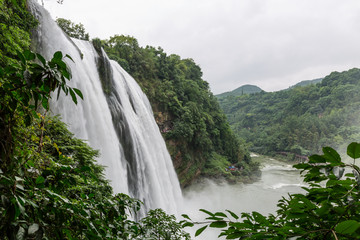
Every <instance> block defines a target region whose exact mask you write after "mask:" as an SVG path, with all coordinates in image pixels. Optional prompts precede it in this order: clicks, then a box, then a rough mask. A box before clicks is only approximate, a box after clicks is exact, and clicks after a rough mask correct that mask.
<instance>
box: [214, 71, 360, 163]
mask: <svg viewBox="0 0 360 240" xmlns="http://www.w3.org/2000/svg"><path fill="white" fill-rule="evenodd" d="M359 83H360V70H359V69H351V70H349V71H346V72H342V73H339V72H333V73H331V74H330V75H329V76H327V77H325V78H324V79H323V80H322V81H321V82H320V83H318V84H316V85H307V86H303V87H295V88H291V89H288V90H283V91H278V92H269V93H267V92H261V93H256V94H251V95H243V96H237V97H233V96H230V97H226V98H222V99H220V105H221V107H222V108H223V109H224V112H225V113H226V115H227V117H228V119H229V122H230V125H231V126H232V129H233V130H234V132H235V133H236V134H237V136H239V137H241V138H243V139H245V141H246V142H249V143H251V150H252V151H255V152H259V153H263V154H273V153H281V154H287V155H290V156H291V157H292V158H293V157H296V155H307V156H308V155H309V154H312V153H319V152H320V151H321V148H322V146H331V147H333V148H336V149H342V150H343V149H345V147H346V146H344V143H345V142H347V141H356V140H358V139H359V136H360V135H359V133H360V128H359V126H360V124H359V123H360V122H359V114H360V108H359V107H358V106H359V104H360V96H359V91H360V84H359ZM288 153H291V154H288Z"/></svg>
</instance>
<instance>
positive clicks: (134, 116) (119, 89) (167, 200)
mask: <svg viewBox="0 0 360 240" xmlns="http://www.w3.org/2000/svg"><path fill="white" fill-rule="evenodd" d="M30 4H31V6H30V8H31V10H32V12H33V14H34V15H35V17H36V18H37V19H38V20H39V26H38V29H37V32H36V34H34V35H35V37H34V47H35V48H36V50H37V51H38V52H40V53H41V54H43V56H44V57H46V58H47V59H49V58H51V56H52V55H53V53H54V52H56V51H62V52H63V54H64V55H65V54H68V55H70V56H71V57H72V59H73V60H74V62H71V61H67V62H68V64H69V66H70V68H71V72H72V80H71V82H70V83H69V85H70V86H72V87H76V88H78V89H80V90H81V91H82V93H83V95H84V101H81V100H79V103H78V104H77V105H76V106H75V104H73V103H72V101H71V98H70V97H69V96H68V97H64V96H63V95H62V96H61V97H60V99H59V100H58V101H53V104H52V106H51V109H52V112H53V114H60V115H61V118H62V120H63V121H64V122H66V123H67V124H68V125H69V128H70V130H71V131H72V132H74V133H75V136H76V137H78V138H81V139H86V140H87V141H88V142H89V144H90V146H92V147H93V148H95V149H99V150H100V154H101V156H100V158H99V159H98V162H99V163H100V164H102V165H104V166H106V176H107V178H108V179H109V180H111V183H112V186H113V188H114V192H116V193H117V192H123V193H127V194H130V195H131V196H132V197H135V198H137V199H139V200H141V201H143V202H144V205H145V210H148V209H153V208H162V209H164V210H165V211H167V212H169V213H175V214H176V213H177V209H179V205H181V201H182V194H181V189H180V185H179V182H178V179H177V176H176V173H175V171H174V167H173V164H172V161H171V158H170V155H169V153H168V151H167V149H166V145H165V143H164V140H163V138H162V136H161V134H160V131H159V128H158V127H157V125H156V122H155V120H154V117H153V112H152V110H151V107H150V104H149V101H148V99H147V97H146V96H145V94H144V93H143V92H142V91H141V89H140V87H139V86H138V85H137V83H136V82H135V80H134V79H133V78H132V77H131V76H130V75H129V74H128V73H126V72H125V71H124V70H123V69H122V68H121V67H120V66H119V65H118V64H117V63H116V62H114V61H109V59H108V58H107V56H106V54H105V53H104V52H103V51H102V50H100V52H99V49H97V50H96V49H95V48H94V47H93V45H92V44H91V43H90V42H87V41H82V40H76V39H70V38H68V37H67V36H66V35H65V34H64V33H63V32H62V30H61V29H60V28H59V27H58V26H57V24H56V23H55V22H54V21H53V20H52V19H51V17H50V15H49V13H48V12H47V11H46V10H45V9H43V8H42V7H40V6H39V5H38V4H37V3H30ZM99 68H100V69H102V70H101V73H99V71H98V69H99ZM104 93H105V94H104Z"/></svg>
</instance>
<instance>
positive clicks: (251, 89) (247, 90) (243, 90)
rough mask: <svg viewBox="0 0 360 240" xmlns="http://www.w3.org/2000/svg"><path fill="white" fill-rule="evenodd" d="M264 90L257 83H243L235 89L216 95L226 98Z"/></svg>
mask: <svg viewBox="0 0 360 240" xmlns="http://www.w3.org/2000/svg"><path fill="white" fill-rule="evenodd" d="M262 91H263V90H262V89H261V88H259V87H258V86H255V85H248V84H247V85H243V86H241V87H239V88H237V89H235V90H232V91H230V92H224V93H221V94H218V95H216V97H217V98H224V97H227V96H241V95H243V94H251V93H259V92H262Z"/></svg>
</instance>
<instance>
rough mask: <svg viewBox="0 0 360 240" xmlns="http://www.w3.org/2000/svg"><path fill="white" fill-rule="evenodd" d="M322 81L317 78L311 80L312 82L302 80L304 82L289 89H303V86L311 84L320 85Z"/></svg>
mask: <svg viewBox="0 0 360 240" xmlns="http://www.w3.org/2000/svg"><path fill="white" fill-rule="evenodd" d="M322 80H323V78H317V79H313V80H304V81H301V82H299V83H297V84H295V85H293V86H291V87H289V88H295V87H304V86H307V85H311V84H317V83H320V82H321V81H322Z"/></svg>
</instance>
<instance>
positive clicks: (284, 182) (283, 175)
mask: <svg viewBox="0 0 360 240" xmlns="http://www.w3.org/2000/svg"><path fill="white" fill-rule="evenodd" d="M261 168H262V175H261V178H260V180H259V181H256V182H254V183H252V184H235V185H229V184H226V183H214V182H213V181H210V180H208V181H204V182H201V183H198V184H195V185H193V186H191V187H190V188H189V189H186V191H185V192H184V196H185V204H184V206H186V210H185V213H187V214H188V215H189V216H190V217H191V218H193V220H196V221H203V220H204V219H205V217H206V215H205V214H204V213H202V212H199V209H206V210H209V211H211V212H215V211H225V210H226V209H229V210H231V211H233V212H235V213H236V214H239V215H240V213H241V212H252V211H257V212H259V213H261V214H265V215H267V214H269V213H275V212H276V209H277V206H276V205H277V202H278V200H279V199H281V198H282V196H285V197H286V196H287V195H288V193H299V192H303V191H304V190H303V189H302V188H301V187H302V186H305V185H304V183H303V181H302V178H301V176H300V172H299V171H298V170H296V169H295V168H293V167H292V165H289V164H286V163H283V162H280V161H277V160H275V159H271V158H269V159H267V160H265V161H264V162H263V163H262V167H261ZM198 228H200V226H198V227H195V228H194V229H192V230H191V231H195V230H196V229H198ZM191 231H190V232H191ZM219 233H220V231H218V230H213V229H210V230H209V229H207V230H205V232H204V233H203V234H201V235H200V236H199V237H198V238H196V239H207V240H211V239H217V235H218V234H219Z"/></svg>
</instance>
